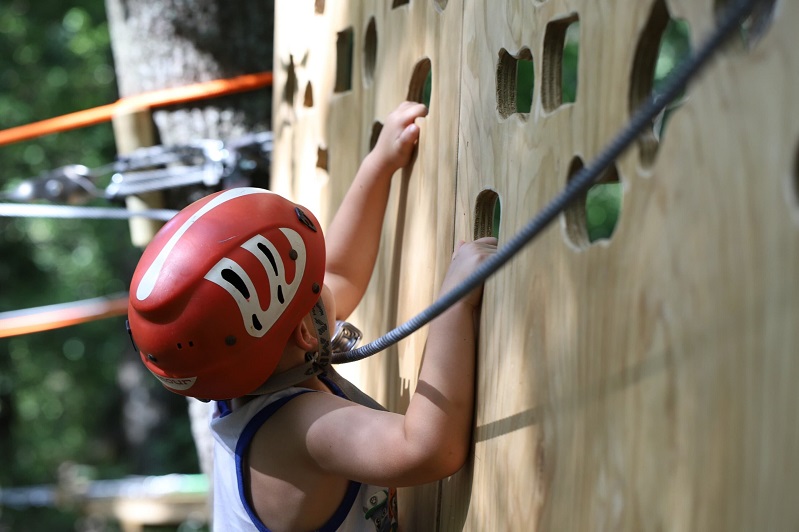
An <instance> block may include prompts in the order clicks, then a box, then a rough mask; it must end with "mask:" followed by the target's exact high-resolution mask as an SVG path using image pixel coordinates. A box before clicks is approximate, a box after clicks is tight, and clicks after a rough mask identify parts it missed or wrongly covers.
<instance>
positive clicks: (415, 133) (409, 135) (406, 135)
mask: <svg viewBox="0 0 799 532" xmlns="http://www.w3.org/2000/svg"><path fill="white" fill-rule="evenodd" d="M418 139H419V126H417V125H416V124H409V125H408V126H407V127H406V128H405V129H403V130H402V133H400V136H399V140H400V142H401V143H403V144H413V143H414V142H416V141H417V140H418Z"/></svg>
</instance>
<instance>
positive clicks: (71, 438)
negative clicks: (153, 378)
mask: <svg viewBox="0 0 799 532" xmlns="http://www.w3.org/2000/svg"><path fill="white" fill-rule="evenodd" d="M116 99H117V92H116V84H115V76H114V67H113V64H112V57H111V50H110V39H109V34H108V26H107V22H106V18H105V6H104V3H103V0H74V1H72V2H68V3H61V2H48V1H45V2H37V1H35V0H10V1H7V2H2V3H0V117H2V118H1V119H0V128H8V127H13V126H17V125H23V124H28V123H32V122H35V121H38V120H43V119H46V118H51V117H56V116H60V115H63V114H66V113H70V112H74V111H79V110H83V109H88V108H91V107H94V106H98V105H103V104H107V103H110V102H113V101H115V100H116ZM115 154H116V150H115V146H114V138H113V132H112V129H111V125H110V124H101V125H97V126H92V127H88V128H83V129H78V130H74V131H68V132H64V133H58V134H53V135H48V136H45V137H40V138H37V139H33V140H29V141H25V142H21V143H17V144H13V145H9V146H2V147H0V159H2V161H3V166H2V168H0V190H2V189H5V188H6V187H8V186H9V185H10V184H11V183H13V182H14V181H15V180H17V179H21V178H27V177H33V176H36V175H39V174H41V173H42V172H44V171H47V170H51V169H54V168H57V167H59V166H63V165H66V164H84V165H86V166H89V167H95V166H99V165H102V164H105V163H109V162H111V161H113V159H114V156H115ZM139 253H140V252H139V251H138V250H137V249H135V248H133V246H132V245H131V243H130V237H129V230H128V225H127V223H126V222H124V221H88V220H51V219H12V218H0V256H1V257H2V261H0V312H2V311H10V310H18V309H26V308H31V307H36V306H41V305H50V304H56V303H66V302H72V301H77V300H81V299H87V298H93V297H98V296H105V295H112V294H118V293H121V292H125V291H126V290H127V287H128V284H129V281H130V276H131V273H132V270H133V267H134V266H135V263H136V261H137V259H138V256H139ZM135 356H136V355H135V354H134V353H133V352H132V348H131V345H130V341H129V339H128V337H127V335H126V334H125V329H124V319H123V318H112V319H105V320H100V321H95V322H91V323H86V324H83V325H77V326H72V327H67V328H63V329H56V330H52V331H47V332H40V333H35V334H28V335H24V336H17V337H12V338H6V339H0V453H2V456H3V464H4V465H3V467H2V468H0V487H6V488H7V487H24V486H28V485H32V484H52V483H55V482H56V481H57V472H58V469H59V466H60V465H61V464H63V463H66V462H75V463H84V464H89V465H91V466H92V468H93V469H94V470H95V471H96V476H97V478H117V477H120V476H124V475H128V474H161V473H171V472H194V471H196V470H197V459H196V455H195V453H194V449H193V442H192V440H191V433H190V430H189V426H188V417H187V414H186V404H185V400H183V399H182V398H180V397H178V396H175V395H173V394H169V393H168V392H166V391H164V390H163V388H162V387H160V386H159V385H158V384H157V383H155V382H149V380H148V381H147V384H146V385H145V386H146V387H147V390H146V393H148V394H150V395H151V396H152V395H155V396H157V401H159V403H158V404H164V405H166V406H164V407H163V408H164V412H163V413H162V415H164V414H167V415H170V416H172V420H171V423H170V424H169V432H170V433H169V434H167V435H166V438H165V440H164V441H161V442H159V443H158V445H153V446H151V448H148V449H147V455H146V456H144V457H142V456H141V455H136V454H135V453H133V452H132V451H133V450H132V449H131V448H130V445H129V443H127V442H126V441H125V436H124V431H123V429H124V427H123V416H122V410H121V409H122V402H123V399H124V397H123V394H122V392H121V389H120V387H119V385H118V378H119V375H118V373H119V366H120V363H122V362H125V361H131V360H135ZM161 401H162V402H163V403H161ZM147 414H148V415H152V413H147ZM76 519H77V516H76V515H75V514H72V513H70V512H66V511H61V510H46V509H45V510H43V509H36V510H32V511H18V510H10V509H2V510H0V530H6V529H11V530H69V529H73V527H74V523H75V521H76ZM7 527H8V528H7Z"/></svg>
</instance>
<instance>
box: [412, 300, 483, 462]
mask: <svg viewBox="0 0 799 532" xmlns="http://www.w3.org/2000/svg"><path fill="white" fill-rule="evenodd" d="M475 317H476V311H475V308H474V307H472V306H471V305H469V304H466V303H464V302H459V303H456V304H455V305H454V306H453V307H451V308H450V309H448V310H447V311H446V312H445V313H444V314H442V315H441V316H440V317H439V318H437V319H436V320H434V321H433V322H432V323H431V324H430V331H429V335H428V338H427V345H426V347H425V355H424V361H423V363H422V369H421V372H420V374H419V382H418V385H417V388H416V392H415V393H414V395H413V397H412V398H411V402H410V404H409V405H408V410H407V412H406V415H405V426H406V435H407V436H408V437H409V438H410V439H411V440H412V441H414V442H415V443H414V444H418V445H420V453H421V454H424V455H426V456H427V459H426V460H423V462H425V463H426V464H427V467H428V468H431V469H433V470H434V471H431V472H434V473H435V474H436V475H438V476H439V477H441V476H448V475H451V474H453V473H455V472H456V471H458V469H460V468H461V466H462V465H463V464H464V462H465V461H466V458H467V457H468V454H469V449H470V443H471V430H472V417H473V410H474V378H475V349H476V345H475Z"/></svg>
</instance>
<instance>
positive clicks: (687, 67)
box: [333, 0, 760, 364]
mask: <svg viewBox="0 0 799 532" xmlns="http://www.w3.org/2000/svg"><path fill="white" fill-rule="evenodd" d="M758 1H760V0H739V1H733V2H730V5H729V6H728V7H727V8H726V9H725V10H724V11H723V12H722V13H721V15H720V16H719V18H718V23H717V26H716V29H715V30H714V31H713V32H712V33H711V34H710V36H709V37H708V38H707V40H705V41H704V43H703V44H702V46H701V47H700V48H699V49H698V50H697V52H696V53H694V54H693V55H691V56H690V57H689V58H688V59H686V60H684V61H682V62H681V63H680V64H679V65H677V67H675V69H674V70H673V71H672V72H671V74H670V75H669V76H668V77H667V78H666V80H665V81H664V84H663V88H662V89H661V90H659V94H657V95H655V94H654V92H653V93H650V95H649V98H648V99H647V101H646V102H644V104H643V105H641V106H640V107H639V108H638V110H637V111H636V112H635V113H634V114H633V116H632V117H631V119H630V121H629V122H628V123H627V125H626V126H625V127H624V128H622V130H621V131H620V132H619V133H618V134H617V136H616V137H615V138H614V139H613V140H612V141H611V142H610V144H609V145H608V146H606V147H605V149H604V150H603V151H602V152H600V154H599V155H598V156H597V157H596V158H595V159H594V160H593V161H592V162H591V163H590V164H588V165H587V166H585V167H583V169H582V170H580V171H579V172H578V173H577V174H576V175H575V176H574V177H573V178H572V179H571V180H570V181H569V183H568V184H567V185H566V187H565V188H564V189H563V191H561V193H560V194H559V195H558V196H556V197H555V198H554V199H553V200H552V201H551V202H550V203H549V204H547V205H546V206H545V207H544V208H543V209H542V210H541V211H540V212H539V213H538V214H537V215H536V216H535V217H533V218H532V219H531V220H530V221H529V222H528V223H527V225H525V226H524V227H523V228H522V230H521V231H519V232H518V233H517V234H516V235H514V236H513V237H512V238H511V239H510V240H509V241H508V242H507V243H506V244H505V245H504V246H502V247H501V248H500V249H499V250H498V251H497V253H496V254H495V255H493V256H491V257H490V258H489V259H487V260H486V261H485V262H484V263H483V264H481V265H480V267H478V268H477V269H476V270H475V271H474V272H473V273H472V274H471V275H470V276H469V277H468V278H467V279H466V280H465V281H464V282H463V283H461V285H459V286H457V287H455V288H454V289H453V290H451V291H449V292H447V293H446V294H444V295H443V296H441V297H440V298H439V299H438V300H436V301H435V302H433V304H432V305H430V306H429V307H428V308H427V309H425V310H423V311H422V312H420V313H419V314H417V315H416V316H414V317H413V318H411V319H410V320H408V321H406V322H405V323H403V324H402V325H400V326H399V327H397V328H395V329H393V330H391V331H389V332H388V333H386V334H385V335H383V336H381V337H380V338H378V339H376V340H374V341H373V342H371V343H369V344H367V345H364V346H363V347H359V348H357V349H353V350H352V351H347V352H342V353H334V355H333V363H334V364H342V363H346V362H355V361H357V360H362V359H364V358H367V357H370V356H372V355H374V354H376V353H379V352H380V351H383V350H384V349H386V348H388V347H390V346H392V345H394V344H396V343H397V342H399V341H400V340H402V339H404V338H406V337H407V336H409V335H410V334H412V333H413V332H415V331H417V330H419V329H420V328H421V327H423V326H425V325H426V324H427V323H429V322H430V321H432V320H433V319H434V318H436V317H437V316H439V315H440V314H442V313H443V312H444V311H445V310H447V309H448V308H449V307H451V306H452V305H453V304H455V303H456V302H457V301H459V300H460V299H462V298H463V297H464V296H466V295H467V294H468V293H469V292H471V291H472V290H474V289H475V288H477V287H478V286H479V285H481V284H482V283H484V282H485V280H486V279H488V278H489V277H490V276H491V275H493V274H494V273H495V272H496V271H498V270H499V269H500V268H501V267H502V266H504V265H505V263H507V262H508V261H509V260H510V259H511V258H513V256H514V255H516V253H518V252H519V251H520V250H521V249H522V248H523V247H524V246H525V245H527V244H528V243H529V242H530V241H532V240H533V239H534V238H535V237H536V236H538V235H539V234H540V233H541V232H542V231H543V230H544V229H546V228H547V226H549V224H550V223H551V222H552V221H554V220H555V218H556V217H557V216H558V215H559V214H561V213H562V212H563V211H564V210H565V209H566V207H568V206H569V204H571V203H572V202H573V201H574V200H576V199H577V198H579V197H581V196H582V194H583V193H585V192H586V191H587V190H588V189H589V188H590V187H591V185H593V184H594V183H595V182H596V181H597V180H598V179H599V178H600V176H602V174H603V173H604V171H605V169H606V168H607V167H609V166H610V165H611V164H613V162H614V161H615V160H616V159H617V158H618V157H619V156H620V155H621V154H622V153H623V152H624V151H625V150H626V149H627V148H628V147H629V146H630V145H632V144H633V143H634V142H635V141H636V139H637V138H638V136H639V135H640V134H641V133H642V132H643V131H644V129H645V128H647V127H650V126H651V124H652V121H653V120H654V119H655V118H656V117H657V116H658V115H659V114H660V113H661V112H662V111H663V109H665V107H666V106H667V105H668V104H669V102H671V101H672V100H674V99H675V98H676V97H677V96H679V94H680V93H681V92H682V91H683V90H684V89H685V87H686V85H687V84H688V82H689V81H690V80H691V79H693V78H694V77H695V76H696V75H697V74H698V73H699V71H700V70H701V69H702V68H703V67H704V66H705V65H706V64H707V62H708V61H709V60H710V58H711V57H712V56H713V54H714V52H715V51H716V50H717V49H718V48H719V47H721V45H722V44H724V42H725V41H726V40H727V38H728V37H729V36H730V35H731V34H732V33H733V32H734V31H735V30H736V29H738V27H739V26H740V25H741V23H742V22H743V21H744V20H745V19H746V17H747V16H748V15H749V14H750V13H751V12H752V10H753V8H754V6H755V4H756V3H757V2H758Z"/></svg>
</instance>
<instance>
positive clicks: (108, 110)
mask: <svg viewBox="0 0 799 532" xmlns="http://www.w3.org/2000/svg"><path fill="white" fill-rule="evenodd" d="M270 85H272V73H271V72H260V73H258V74H245V75H242V76H237V77H235V78H230V79H217V80H213V81H205V82H202V83H195V84H192V85H186V86H183V87H173V88H170V89H160V90H156V91H151V92H144V93H142V94H136V95H133V96H128V97H125V98H120V99H119V100H117V101H116V102H114V103H110V104H106V105H101V106H99V107H94V108H92V109H85V110H83V111H77V112H74V113H69V114H66V115H62V116H57V117H55V118H48V119H46V120H40V121H38V122H33V123H31V124H26V125H22V126H17V127H12V128H8V129H3V130H0V146H4V145H6V144H12V143H14V142H21V141H23V140H30V139H33V138H36V137H42V136H44V135H50V134H52V133H58V132H61V131H68V130H70V129H77V128H80V127H85V126H93V125H95V124H100V123H102V122H107V121H109V120H111V119H112V118H113V117H114V115H115V114H117V113H118V112H119V111H120V110H125V109H146V108H150V107H163V106H166V105H175V104H180V103H187V102H193V101H196V100H202V99H205V98H214V97H217V96H224V95H227V94H234V93H237V92H244V91H249V90H255V89H260V88H262V87H267V86H270Z"/></svg>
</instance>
